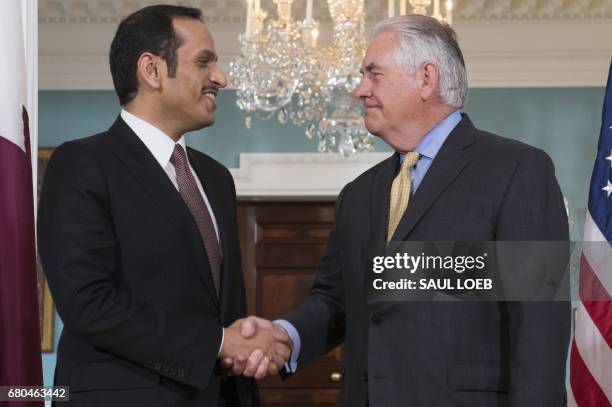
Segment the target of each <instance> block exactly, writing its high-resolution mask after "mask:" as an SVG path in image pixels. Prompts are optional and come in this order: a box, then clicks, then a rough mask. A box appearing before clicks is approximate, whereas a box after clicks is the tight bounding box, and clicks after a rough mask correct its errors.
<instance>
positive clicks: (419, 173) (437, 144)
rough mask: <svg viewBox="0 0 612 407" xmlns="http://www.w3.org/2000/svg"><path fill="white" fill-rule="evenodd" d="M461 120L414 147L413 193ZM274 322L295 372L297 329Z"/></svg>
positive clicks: (454, 117) (449, 119) (450, 119)
mask: <svg viewBox="0 0 612 407" xmlns="http://www.w3.org/2000/svg"><path fill="white" fill-rule="evenodd" d="M460 121H461V113H460V112H459V110H455V111H454V112H453V113H451V114H449V115H448V116H446V118H445V119H444V120H442V121H441V122H440V123H438V125H437V126H436V127H434V128H433V129H432V130H431V131H430V132H429V133H428V134H427V135H426V136H425V138H424V139H423V140H422V141H421V143H419V145H418V146H417V147H416V148H415V149H414V151H416V152H417V153H419V154H420V156H419V160H418V161H417V163H416V165H415V166H414V167H412V168H411V169H410V176H411V178H412V193H413V194H414V193H415V192H416V190H417V189H418V188H419V185H421V181H423V178H425V174H427V171H428V170H429V167H431V163H432V162H433V160H434V158H436V155H438V151H440V148H442V144H444V142H445V141H446V138H447V137H448V135H449V134H450V133H451V131H453V129H454V128H455V126H457V124H459V122H460ZM403 160H404V154H402V153H400V162H401V161H403ZM274 322H275V323H276V324H278V325H280V326H281V327H283V328H284V329H285V331H287V334H288V335H289V337H290V338H291V340H292V341H293V350H292V352H291V358H290V359H289V361H288V362H287V363H285V370H287V372H289V373H295V371H296V370H297V361H298V359H299V356H300V350H301V347H302V341H301V339H300V334H299V333H298V331H297V329H295V327H294V326H293V324H291V322H289V321H286V320H284V319H277V320H276V321H274Z"/></svg>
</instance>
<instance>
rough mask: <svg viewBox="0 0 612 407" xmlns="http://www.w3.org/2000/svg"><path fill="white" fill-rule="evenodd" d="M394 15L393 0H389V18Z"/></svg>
mask: <svg viewBox="0 0 612 407" xmlns="http://www.w3.org/2000/svg"><path fill="white" fill-rule="evenodd" d="M394 16H395V0H389V18H391V17H394Z"/></svg>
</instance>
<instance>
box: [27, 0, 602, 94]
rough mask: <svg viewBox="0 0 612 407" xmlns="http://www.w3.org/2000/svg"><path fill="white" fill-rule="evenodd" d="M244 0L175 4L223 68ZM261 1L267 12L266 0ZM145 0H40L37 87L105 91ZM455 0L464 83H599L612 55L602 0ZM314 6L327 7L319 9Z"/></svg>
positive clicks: (369, 6) (325, 28)
mask: <svg viewBox="0 0 612 407" xmlns="http://www.w3.org/2000/svg"><path fill="white" fill-rule="evenodd" d="M243 1H244V0H227V1H221V0H202V1H182V2H181V4H188V5H193V6H197V7H201V8H202V9H203V10H204V13H205V15H207V16H208V17H207V20H208V21H209V22H208V27H209V28H210V30H211V32H212V34H213V37H214V38H215V43H216V48H217V51H218V54H219V61H220V64H221V67H222V68H223V69H224V70H225V72H228V67H229V62H230V61H231V60H232V59H234V58H236V57H237V56H238V55H239V53H240V46H239V43H238V41H237V38H238V35H239V34H240V33H241V32H242V31H243V30H244V23H243V22H242V20H243V14H244V11H243V7H244V6H243V3H242V2H243ZM262 1H263V4H264V6H267V7H268V8H267V9H268V10H270V7H269V6H270V4H271V0H262ZM322 1H323V0H318V1H317V2H316V3H315V4H318V3H322ZM152 3H155V2H154V1H142V0H141V1H135V0H127V1H123V0H122V1H119V0H89V1H84V0H80V1H59V0H39V87H40V89H43V90H102V89H106V90H110V89H112V88H113V87H112V81H111V78H110V72H109V69H108V49H109V45H110V43H111V40H112V37H113V35H114V32H115V30H116V27H117V21H119V19H120V17H122V16H123V15H125V14H127V13H129V12H131V11H133V10H135V9H138V8H140V7H142V6H145V5H148V4H152ZM268 3H270V4H268ZM382 3H384V5H386V2H373V1H369V0H366V11H368V10H371V11H370V12H368V13H369V14H368V15H369V16H370V17H372V16H376V15H378V14H381V17H380V18H381V19H382V17H383V16H382V12H380V10H378V9H380V8H381V7H382V6H381V4H382ZM608 3H610V4H608ZM456 4H457V12H456V13H455V23H454V28H455V30H456V31H457V34H458V37H459V43H460V45H461V48H462V50H463V53H464V56H465V60H466V64H467V70H468V79H469V83H470V86H471V87H485V88H486V87H578V86H585V87H588V86H605V81H606V74H607V72H608V66H609V64H610V57H611V56H612V43H610V41H609V39H610V38H612V15H611V14H612V3H611V2H609V1H608V0H575V1H567V0H547V1H539V0H512V1H511V0H456ZM377 7H378V9H377ZM382 8H384V7H382ZM377 10H378V11H377ZM318 12H319V13H320V14H321V13H323V12H325V13H327V11H326V10H323V9H322V8H321V7H319V11H318ZM377 13H378V14H377ZM315 15H316V13H315ZM298 17H299V15H298ZM372 18H373V17H372ZM374 22H375V21H371V22H368V24H367V26H368V27H371V26H372V25H373V23H374ZM330 38H331V23H330V22H329V21H328V22H325V19H323V21H322V23H321V42H322V43H323V44H325V43H329V42H330V41H331V40H330Z"/></svg>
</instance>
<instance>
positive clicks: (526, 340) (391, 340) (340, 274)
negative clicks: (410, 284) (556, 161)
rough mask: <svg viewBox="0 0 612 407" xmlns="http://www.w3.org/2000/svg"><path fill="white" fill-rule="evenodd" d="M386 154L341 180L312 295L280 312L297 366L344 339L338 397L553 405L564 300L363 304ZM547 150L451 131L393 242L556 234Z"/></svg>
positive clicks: (386, 187)
mask: <svg viewBox="0 0 612 407" xmlns="http://www.w3.org/2000/svg"><path fill="white" fill-rule="evenodd" d="M398 161H399V160H398V155H397V154H395V155H393V156H392V157H390V158H389V159H387V160H385V161H383V162H382V163H380V164H378V165H377V166H375V167H373V168H371V169H370V170H368V171H366V172H365V173H364V174H362V175H360V176H359V177H358V178H357V179H355V180H354V181H352V182H351V183H350V184H348V185H347V186H346V187H345V188H344V189H343V191H342V193H341V195H340V197H339V199H338V201H337V204H336V224H335V227H334V229H333V231H332V234H331V236H330V239H329V241H328V244H327V248H326V253H325V255H324V257H323V258H322V260H321V262H320V264H319V266H318V268H317V277H316V280H315V283H314V286H313V288H312V291H311V293H310V294H309V296H308V297H307V298H306V299H305V301H304V303H303V304H302V305H301V306H300V307H298V308H297V309H296V310H294V311H293V312H291V313H290V314H289V315H288V316H287V317H286V319H287V320H288V321H290V322H291V323H292V324H293V325H294V326H295V327H296V328H297V330H298V332H299V334H300V337H301V343H302V348H301V352H300V358H299V366H304V365H306V364H308V363H309V362H310V361H311V360H313V359H314V358H316V357H318V356H319V355H321V354H323V353H325V352H327V351H328V350H329V349H330V348H332V347H333V346H336V345H338V344H340V343H341V342H343V341H344V353H343V369H342V375H343V376H342V392H341V399H342V405H343V406H350V407H355V406H365V405H366V403H367V401H368V398H369V405H370V406H377V407H378V406H384V407H393V406H398V407H399V406H415V407H421V406H422V407H431V406H445V407H446V406H466V407H467V406H470V407H474V406H516V407H519V406H520V407H526V406H529V407H531V406H547V407H549V406H562V405H563V402H564V398H565V390H564V373H565V360H566V352H567V347H568V342H569V327H570V307H569V303H567V302H556V303H551V302H548V303H546V302H540V303H526V302H467V301H464V302H428V303H425V302H403V303H398V302H395V303H390V302H383V303H368V302H367V301H366V299H365V298H364V292H365V289H364V284H365V282H364V272H363V270H364V266H363V264H364V262H365V261H366V259H364V258H363V257H364V254H363V253H364V251H363V246H362V243H363V242H384V241H385V237H386V230H387V219H388V211H389V209H388V208H389V191H390V185H391V182H392V180H393V178H394V177H395V175H396V172H397V169H398V165H399V162H398ZM567 239H568V225H567V218H566V214H565V209H564V205H563V201H562V195H561V192H560V190H559V187H558V185H557V182H556V180H555V176H554V168H553V164H552V162H551V160H550V158H549V157H548V156H547V155H546V154H545V153H544V152H542V151H540V150H537V149H535V148H533V147H530V146H527V145H525V144H522V143H519V142H517V141H512V140H508V139H504V138H501V137H499V136H496V135H493V134H489V133H485V132H483V131H480V130H478V129H476V128H475V127H474V126H473V124H472V123H471V122H470V120H469V118H468V117H467V116H464V117H463V119H462V121H461V122H460V123H459V124H458V125H457V127H456V128H455V129H454V130H453V131H452V132H451V134H450V135H449V137H448V138H447V140H446V141H445V143H444V144H443V146H442V148H441V150H440V151H439V153H438V155H437V157H436V158H435V160H434V161H433V163H432V165H431V167H430V169H429V171H428V172H427V174H426V176H425V178H424V179H423V181H422V183H421V185H420V186H419V188H418V190H417V191H416V193H415V195H414V196H413V197H412V198H411V201H410V203H409V206H408V209H407V211H406V213H405V214H404V216H403V218H402V220H401V221H400V224H399V226H398V228H397V230H396V232H395V235H394V238H393V240H396V241H399V240H414V241H432V240H439V241H444V240H462V241H492V240H567Z"/></svg>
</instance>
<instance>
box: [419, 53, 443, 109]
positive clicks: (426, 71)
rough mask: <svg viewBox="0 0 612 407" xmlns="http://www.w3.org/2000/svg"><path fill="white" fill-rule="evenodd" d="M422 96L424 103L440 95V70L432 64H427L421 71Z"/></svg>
mask: <svg viewBox="0 0 612 407" xmlns="http://www.w3.org/2000/svg"><path fill="white" fill-rule="evenodd" d="M419 73H420V75H419V76H420V79H421V88H420V95H421V99H422V100H423V102H425V101H428V100H431V99H432V98H433V97H436V96H437V95H438V88H439V85H440V68H438V66H437V65H436V64H434V63H432V62H425V63H424V64H423V65H422V66H421V68H420V70H419Z"/></svg>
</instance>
